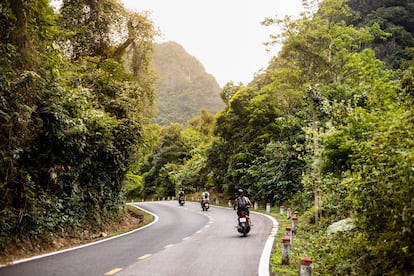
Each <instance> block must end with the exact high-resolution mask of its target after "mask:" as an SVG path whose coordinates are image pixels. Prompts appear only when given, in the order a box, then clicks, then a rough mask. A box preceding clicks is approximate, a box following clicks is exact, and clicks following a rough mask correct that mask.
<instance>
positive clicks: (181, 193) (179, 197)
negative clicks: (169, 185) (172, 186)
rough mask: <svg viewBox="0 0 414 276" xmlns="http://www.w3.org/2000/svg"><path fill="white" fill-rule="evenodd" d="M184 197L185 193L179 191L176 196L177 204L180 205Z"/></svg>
mask: <svg viewBox="0 0 414 276" xmlns="http://www.w3.org/2000/svg"><path fill="white" fill-rule="evenodd" d="M184 195H185V193H184V191H183V190H181V191H179V192H178V195H177V198H178V204H180V200H181V197H184Z"/></svg>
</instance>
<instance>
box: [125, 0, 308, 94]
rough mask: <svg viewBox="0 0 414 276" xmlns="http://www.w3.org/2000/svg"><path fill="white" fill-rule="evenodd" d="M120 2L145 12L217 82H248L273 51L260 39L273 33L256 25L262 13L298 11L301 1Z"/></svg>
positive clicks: (281, 14)
mask: <svg viewBox="0 0 414 276" xmlns="http://www.w3.org/2000/svg"><path fill="white" fill-rule="evenodd" d="M121 2H123V3H124V5H125V7H126V8H128V9H130V10H134V11H138V12H143V11H149V12H150V13H151V16H150V19H151V20H152V21H153V22H154V25H155V26H156V27H157V28H159V29H160V31H161V32H162V34H163V37H161V38H158V39H157V41H158V42H163V41H175V42H177V43H179V44H180V45H182V46H183V47H184V49H185V50H186V51H187V52H188V53H189V54H190V55H192V56H194V57H195V58H197V59H198V60H199V61H200V62H201V63H202V64H203V65H204V68H205V69H206V71H207V72H208V73H210V74H212V75H213V76H214V77H215V78H216V80H217V82H218V83H219V84H220V86H223V85H224V84H226V83H227V82H228V81H233V82H235V83H238V82H243V83H244V84H247V83H248V82H250V81H251V80H252V79H253V77H254V74H255V73H256V72H257V71H259V70H260V69H261V68H266V67H267V65H268V62H269V60H270V58H271V57H272V56H274V55H275V54H276V52H277V50H278V49H277V48H274V50H273V52H270V53H267V52H266V47H265V46H264V45H263V43H264V42H267V41H269V40H270V38H269V35H270V34H275V33H277V29H276V27H275V26H272V27H265V26H262V25H261V24H260V22H262V21H263V19H264V18H265V17H272V18H275V17H277V18H282V17H284V16H285V15H291V16H297V15H298V14H299V13H300V12H301V11H302V10H303V7H302V5H301V0H254V1H253V0H208V1H203V0H121Z"/></svg>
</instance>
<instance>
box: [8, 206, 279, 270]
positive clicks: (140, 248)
mask: <svg viewBox="0 0 414 276" xmlns="http://www.w3.org/2000/svg"><path fill="white" fill-rule="evenodd" d="M137 206H139V207H140V208H143V209H145V210H148V211H150V212H152V213H154V214H156V215H157V218H158V220H157V221H156V222H155V223H154V224H152V225H151V226H149V227H146V228H143V229H141V230H139V231H136V232H134V233H131V234H128V235H124V236H122V237H119V238H116V239H111V240H109V241H105V242H100V243H98V244H95V245H91V246H87V247H83V248H80V249H76V250H71V251H68V252H64V253H60V254H56V255H51V256H48V257H44V258H39V259H35V260H31V261H27V262H23V263H20V264H16V265H13V266H9V267H3V268H0V276H3V275H4V276H8V275H33V276H36V275H39V276H40V275H41V276H49V275H50V276H52V275H53V276H57V275H62V276H71V275H76V276H79V275H85V276H86V275H88V276H94V275H97V276H102V275H116V276H128V275H131V276H132V275H134V276H137V275H138V276H141V275H142V276H146V275H148V276H157V275H181V276H183V275H184V276H185V275H194V276H203V275H209V276H211V275H234V274H237V275H241V276H242V275H246V276H247V275H248V276H254V275H258V266H259V260H260V257H261V255H262V252H263V248H264V247H265V243H266V240H267V238H268V237H269V234H270V232H271V231H272V222H271V221H270V220H269V219H268V218H266V217H264V216H262V215H259V214H255V213H252V214H251V217H252V222H253V224H254V225H253V228H252V230H251V232H250V233H249V235H248V236H247V237H241V236H240V235H239V234H238V232H237V231H236V229H235V225H236V215H235V213H234V211H233V210H231V209H227V208H221V207H216V206H211V208H210V209H209V211H208V212H203V211H202V210H201V207H200V205H199V204H197V203H191V202H187V203H186V204H185V205H184V206H178V204H177V202H175V201H160V202H143V203H139V204H137Z"/></svg>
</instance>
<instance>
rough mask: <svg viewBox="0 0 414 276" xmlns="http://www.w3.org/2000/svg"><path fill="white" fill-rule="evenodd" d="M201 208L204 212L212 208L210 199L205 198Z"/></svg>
mask: <svg viewBox="0 0 414 276" xmlns="http://www.w3.org/2000/svg"><path fill="white" fill-rule="evenodd" d="M201 208H202V209H203V212H204V211H206V212H207V210H208V208H210V204H209V203H208V199H203V201H202V203H201Z"/></svg>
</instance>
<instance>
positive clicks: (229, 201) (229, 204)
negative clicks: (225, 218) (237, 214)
mask: <svg viewBox="0 0 414 276" xmlns="http://www.w3.org/2000/svg"><path fill="white" fill-rule="evenodd" d="M228 204H229V207H231V205H232V204H231V200H230V199H229V203H228Z"/></svg>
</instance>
